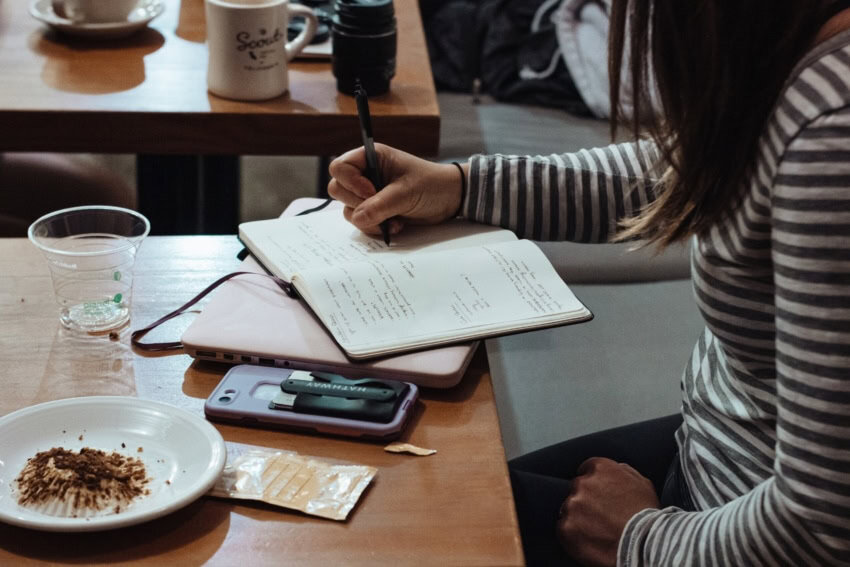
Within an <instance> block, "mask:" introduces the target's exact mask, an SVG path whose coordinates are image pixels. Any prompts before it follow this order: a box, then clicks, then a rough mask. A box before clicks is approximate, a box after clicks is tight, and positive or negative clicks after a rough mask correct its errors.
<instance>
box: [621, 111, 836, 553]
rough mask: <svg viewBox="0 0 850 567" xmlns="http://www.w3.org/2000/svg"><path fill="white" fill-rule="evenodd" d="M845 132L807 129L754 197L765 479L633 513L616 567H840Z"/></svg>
mask: <svg viewBox="0 0 850 567" xmlns="http://www.w3.org/2000/svg"><path fill="white" fill-rule="evenodd" d="M848 132H850V109H845V110H843V111H840V112H836V113H833V114H830V115H826V116H823V117H821V118H818V119H817V120H816V121H814V122H812V123H811V124H809V125H808V126H807V127H806V128H805V129H804V130H803V131H802V132H801V133H800V134H799V135H798V136H797V137H796V138H795V139H794V141H793V142H791V143H790V145H789V146H788V148H787V149H786V151H785V153H784V155H783V159H782V162H781V163H780V164H779V169H778V174H777V176H776V178H775V180H774V186H773V190H772V193H771V194H770V195H766V196H765V203H766V205H769V206H770V210H771V250H772V253H771V257H772V261H773V281H774V285H775V313H776V314H775V324H776V338H775V348H776V395H777V399H778V402H777V404H778V407H777V409H776V411H777V414H776V435H777V442H776V448H775V454H776V457H775V461H774V465H773V476H772V477H770V478H769V479H767V480H765V481H764V482H762V483H761V484H759V485H758V486H756V487H755V488H754V489H753V490H752V491H750V492H749V493H747V494H745V495H743V496H741V497H739V498H737V499H735V500H733V501H731V502H729V503H727V504H725V505H723V506H721V507H718V508H715V509H712V510H707V511H703V512H694V513H687V512H682V511H679V510H676V509H666V510H645V511H643V512H641V513H639V514H638V515H637V516H635V517H634V518H632V519H631V520H630V522H629V523H628V524H627V526H626V530H625V532H624V535H623V537H622V539H621V541H620V550H619V562H620V563H621V564H627V565H685V564H687V565H699V564H714V565H732V564H738V565H740V564H746V565H761V564H778V565H833V564H850V159H848V156H847V139H848ZM768 199H769V201H768ZM707 459H710V457H707Z"/></svg>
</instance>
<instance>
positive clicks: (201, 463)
mask: <svg viewBox="0 0 850 567" xmlns="http://www.w3.org/2000/svg"><path fill="white" fill-rule="evenodd" d="M80 437H82V439H80ZM122 443H123V444H124V447H122ZM53 447H64V448H65V449H68V450H75V451H76V450H79V449H81V448H82V447H91V448H93V449H100V450H102V451H106V452H112V451H117V452H119V453H121V454H123V455H127V456H131V457H135V458H137V459H141V460H142V461H143V462H144V464H145V469H146V470H147V473H148V476H149V477H150V479H151V481H150V482H149V483H148V485H147V487H148V488H150V494H148V495H146V496H143V497H140V498H138V499H136V500H135V501H133V503H132V504H130V505H128V506H126V507H125V509H124V510H122V511H121V512H118V513H117V514H116V513H113V512H112V511H108V512H105V513H101V514H102V515H95V516H90V517H88V518H62V517H56V516H50V515H47V514H43V513H40V512H37V511H34V510H31V509H28V508H25V507H23V506H20V505H19V504H18V502H17V498H16V497H15V495H14V493H13V482H14V480H15V478H16V477H17V476H18V474H19V473H20V472H21V470H22V469H23V467H24V465H25V464H26V461H27V459H28V458H30V457H32V456H33V455H35V454H36V453H38V452H39V451H46V450H48V449H51V448H53ZM139 447H141V448H142V451H141V452H139V450H138V449H139ZM226 456H227V452H226V449H225V445H224V440H223V439H222V437H221V434H220V433H219V432H218V431H217V430H216V429H215V427H213V426H212V424H210V423H209V422H207V421H206V420H205V419H203V418H201V417H199V416H196V415H194V414H191V413H189V412H187V411H185V410H182V409H179V408H176V407H174V406H170V405H167V404H163V403H160V402H153V401H150V400H142V399H139V398H133V397H121V396H93V397H87V398H71V399H67V400H57V401H55V402H48V403H45V404H39V405H36V406H31V407H28V408H24V409H21V410H18V411H15V412H12V413H10V414H8V415H6V416H4V417H2V418H0V521H2V522H6V523H9V524H15V525H18V526H23V527H25V528H32V529H37V530H46V531H56V532H82V531H96V530H105V529H112V528H119V527H123V526H129V525H133V524H138V523H141V522H146V521H148V520H152V519H154V518H158V517H160V516H164V515H166V514H169V513H171V512H174V511H175V510H177V509H179V508H182V507H183V506H186V505H187V504H189V503H191V502H193V501H195V500H196V499H197V498H199V497H200V496H201V495H203V494H205V493H206V492H207V491H208V490H209V489H210V488H212V486H213V484H215V481H216V480H217V479H218V477H219V475H220V474H221V471H222V469H223V468H224V461H225V458H226Z"/></svg>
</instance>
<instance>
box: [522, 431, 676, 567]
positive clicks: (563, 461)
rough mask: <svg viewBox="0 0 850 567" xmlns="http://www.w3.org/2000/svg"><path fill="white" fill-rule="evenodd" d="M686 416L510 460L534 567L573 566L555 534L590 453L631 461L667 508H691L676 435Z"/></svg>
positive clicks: (588, 437) (527, 554)
mask: <svg viewBox="0 0 850 567" xmlns="http://www.w3.org/2000/svg"><path fill="white" fill-rule="evenodd" d="M681 423H682V417H681V415H678V414H677V415H671V416H668V417H661V418H658V419H652V420H649V421H643V422H640V423H635V424H632V425H626V426H623V427H617V428H615V429H609V430H607V431H601V432H599V433H593V434H590V435H585V436H583V437H578V438H576V439H571V440H569V441H564V442H563V443H558V444H556V445H552V446H550V447H545V448H543V449H540V450H538V451H534V452H533V453H528V454H527V455H523V456H522V457H517V458H516V459H513V460H511V461H510V462H509V463H508V468H509V469H510V473H511V485H512V487H513V492H514V501H515V502H516V509H517V516H518V518H519V528H520V534H521V535H522V546H523V550H524V551H525V560H526V562H527V564H528V565H529V567H531V566H534V565H572V564H573V563H572V562H571V560H570V559H569V557H568V556H567V554H566V552H564V550H563V549H562V548H561V545H560V543H559V542H558V539H557V536H556V524H557V521H558V511H559V509H560V507H561V504H562V503H563V501H564V499H565V498H566V497H567V495H568V494H569V492H570V479H572V478H573V477H574V476H575V475H576V470H577V469H578V467H579V465H580V464H581V463H582V462H584V461H585V460H586V459H589V458H591V457H607V458H609V459H613V460H615V461H617V462H620V463H628V464H629V465H631V466H632V467H634V468H635V469H637V471H638V472H640V473H641V474H642V475H643V476H645V477H647V478H648V479H649V480H651V481H652V484H653V486H655V492H656V493H657V494H658V495H659V498H660V500H661V505H662V507H664V506H678V507H680V508H683V509H686V510H692V509H693V505H692V504H691V501H690V496H689V495H688V493H687V487H686V486H685V484H684V482H683V480H682V477H681V471H680V470H679V459H678V454H677V447H676V441H675V439H674V434H675V432H676V429H678V428H679V425H681Z"/></svg>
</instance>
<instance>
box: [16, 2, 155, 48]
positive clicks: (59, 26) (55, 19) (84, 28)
mask: <svg viewBox="0 0 850 567" xmlns="http://www.w3.org/2000/svg"><path fill="white" fill-rule="evenodd" d="M164 11H165V4H163V2H162V0H141V2H139V5H138V6H137V7H136V9H135V10H133V11H132V12H130V15H129V16H127V21H124V22H108V23H102V24H101V23H98V24H84V23H77V22H72V21H71V20H68V19H66V18H62V17H59V16H57V15H56V12H54V11H53V6H52V4H51V0H33V2H32V3H31V4H30V15H31V16H32V17H33V18H35V19H36V20H38V21H40V22H43V23H45V24H47V25H48V26H50V27H52V28H54V29H56V30H59V31H61V32H64V33H67V34H70V35H76V36H80V37H88V38H93V39H115V38H119V37H125V36H128V35H130V34H132V33H135V32H137V31H139V30H140V29H142V28H143V27H145V26H147V25H148V23H149V22H150V21H151V20H153V19H154V18H155V17H157V16H159V15H160V14H162V13H163V12H164Z"/></svg>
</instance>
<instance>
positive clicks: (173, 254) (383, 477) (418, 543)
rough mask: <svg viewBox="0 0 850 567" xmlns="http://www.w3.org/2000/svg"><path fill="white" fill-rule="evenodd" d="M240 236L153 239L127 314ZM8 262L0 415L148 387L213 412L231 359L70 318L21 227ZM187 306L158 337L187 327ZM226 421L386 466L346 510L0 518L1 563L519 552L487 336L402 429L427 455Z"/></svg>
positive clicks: (512, 561) (210, 267)
mask: <svg viewBox="0 0 850 567" xmlns="http://www.w3.org/2000/svg"><path fill="white" fill-rule="evenodd" d="M239 248H240V247H239V244H238V243H237V241H236V239H235V238H234V237H232V236H231V237H222V236H216V237H213V236H186V237H151V238H148V239H147V240H146V241H145V242H144V243H143V245H142V247H141V250H140V253H139V257H138V262H137V264H136V274H137V276H136V283H135V286H134V301H133V314H132V321H131V325H130V327H131V328H133V329H135V328H137V327H138V326H140V325H141V324H145V323H148V322H150V321H152V320H154V319H156V318H158V317H159V316H161V315H162V314H164V313H166V312H168V311H170V310H172V309H174V308H176V307H177V306H179V305H180V304H182V303H184V302H185V301H187V300H188V299H189V298H190V297H192V296H193V295H194V294H195V292H197V291H198V290H200V289H202V288H203V287H205V286H206V285H207V284H208V283H209V282H211V281H212V280H213V279H215V278H216V277H218V276H219V275H221V274H223V273H226V272H228V271H231V270H233V269H234V268H235V267H236V266H237V265H238V261H237V260H236V258H235V254H236V253H237V251H238V250H239ZM0 265H2V266H3V269H2V271H0V384H2V386H3V392H4V395H3V396H0V415H5V414H7V413H9V412H11V411H13V410H16V409H19V408H22V407H25V406H28V405H31V404H35V403H39V402H44V401H49V400H54V399H60V398H66V397H74V396H87V395H128V396H138V397H140V398H146V399H153V400H158V401H163V402H168V403H171V404H174V405H176V406H179V407H182V408H184V409H187V410H189V411H192V412H194V413H196V414H197V415H199V416H201V415H203V401H204V399H205V398H206V397H207V396H208V395H209V394H210V392H211V391H212V389H213V388H214V387H215V385H216V384H217V383H218V381H219V379H220V378H221V376H222V375H223V373H224V371H225V370H226V367H224V366H220V365H216V364H214V363H198V362H193V361H192V359H190V358H189V357H188V356H186V355H184V354H181V353H179V352H178V353H177V354H167V355H159V356H150V355H140V354H138V353H136V352H134V351H133V350H132V349H131V347H130V346H129V329H128V328H125V329H124V330H122V332H121V333H120V339H119V340H117V341H113V340H110V339H109V338H108V337H105V336H100V337H94V336H83V337H80V336H79V335H76V334H73V333H70V332H68V331H66V330H64V329H63V328H61V326H60V325H59V322H58V306H57V305H56V304H55V302H54V300H53V295H52V294H53V291H52V284H51V281H50V276H49V274H48V270H47V266H46V263H45V261H44V259H43V258H42V256H41V255H40V253H39V252H38V251H37V250H36V249H35V247H33V246H32V245H31V244H30V243H29V242H28V241H27V240H25V239H0ZM190 317H191V315H188V316H185V317H184V318H182V320H180V319H178V320H177V321H176V322H175V324H174V325H172V326H170V327H164V328H159V329H157V330H156V331H154V333H160V332H161V333H162V335H156V336H155V335H154V334H153V333H151V335H149V336H148V337H147V339H149V340H157V339H159V340H168V339H173V338H174V337H176V336H179V334H180V333H181V331H182V329H183V328H185V326H186V325H188V322H189V318H190ZM147 339H146V340H147ZM217 427H218V428H219V430H220V431H221V433H222V435H223V436H224V438H225V440H227V441H231V442H240V443H250V444H255V445H262V446H267V447H275V448H281V449H288V450H295V451H298V452H299V453H301V454H304V455H312V456H317V457H320V458H326V459H334V460H337V459H339V460H344V461H348V462H354V463H359V464H366V465H372V466H375V467H377V468H378V473H377V475H376V476H375V479H374V480H373V483H372V485H371V486H370V487H369V489H368V490H367V491H366V492H365V493H364V495H363V497H362V498H361V501H360V502H359V503H358V505H357V506H356V507H355V509H354V510H353V511H352V513H351V515H350V516H349V518H348V520H347V521H346V522H334V521H331V520H323V519H319V518H315V517H312V516H306V515H302V514H299V513H294V512H288V511H284V510H281V509H276V508H272V507H270V506H266V505H262V504H252V503H244V502H243V503H239V502H236V501H228V500H219V499H213V498H208V497H203V498H201V499H200V500H199V501H197V502H195V503H194V504H192V505H190V506H188V507H186V508H184V509H182V510H180V511H178V512H175V513H173V514H171V515H169V516H166V517H164V518H161V519H158V520H154V521H151V522H149V523H147V524H144V525H142V526H137V527H129V528H123V529H119V530H115V531H110V532H102V533H89V534H54V533H41V532H35V531H29V530H26V529H22V528H17V527H12V526H7V525H2V524H0V565H19V564H28V563H43V562H46V563H53V564H58V563H84V564H103V563H121V564H154V565H198V564H201V563H209V564H211V565H239V564H244V565H251V566H252V567H253V566H255V565H407V564H419V565H486V566H496V565H519V564H522V561H523V559H522V549H521V546H520V540H519V533H518V528H517V523H516V517H515V513H514V507H513V500H512V498H511V491H510V485H509V480H508V476H507V467H506V464H505V455H504V449H503V446H502V442H501V435H500V433H499V427H498V420H497V416H496V409H495V404H494V400H493V391H492V389H491V384H490V376H489V372H488V370H487V368H486V357H485V356H484V352H483V350H482V351H480V352H479V355H478V356H477V358H476V360H475V362H474V363H473V364H472V367H471V369H470V370H469V372H468V374H467V375H466V377H465V378H464V379H463V381H462V382H461V384H460V385H459V386H458V387H456V388H454V389H452V390H449V391H435V390H430V391H427V390H426V391H423V392H422V395H421V401H420V402H419V403H418V408H417V409H416V412H415V415H414V419H413V422H412V423H411V424H410V425H409V427H408V428H407V429H406V433H405V436H404V437H403V439H404V440H407V441H409V442H411V443H414V444H416V445H419V446H422V447H430V448H434V449H437V451H438V452H437V453H436V454H435V455H432V456H430V457H414V456H411V455H403V454H391V453H387V452H385V451H383V450H382V446H381V445H380V444H372V443H366V442H359V441H353V440H345V439H341V438H331V437H320V436H309V435H302V434H291V433H284V432H275V431H266V430H261V429H248V428H240V427H233V426H217ZM2 451H3V449H2V447H0V461H2V460H3V456H2Z"/></svg>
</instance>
